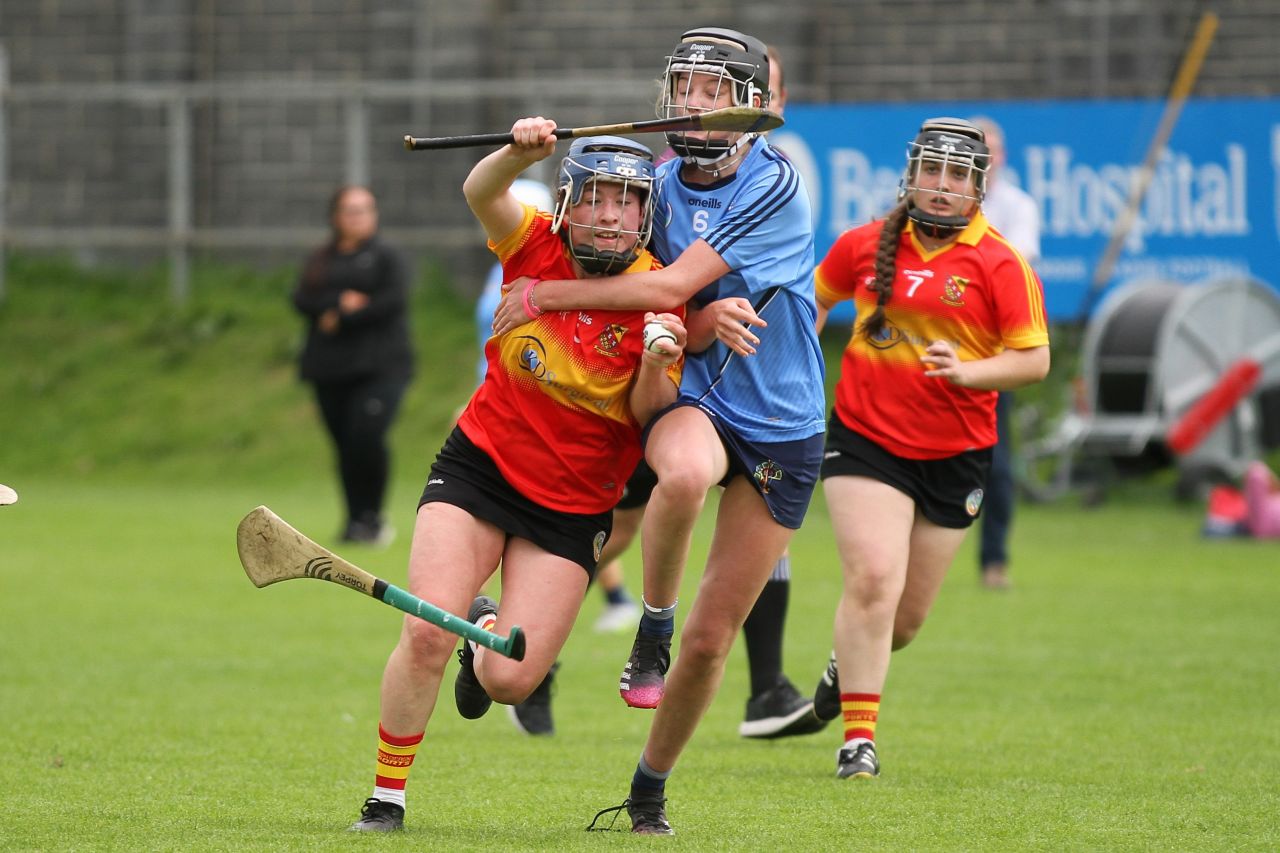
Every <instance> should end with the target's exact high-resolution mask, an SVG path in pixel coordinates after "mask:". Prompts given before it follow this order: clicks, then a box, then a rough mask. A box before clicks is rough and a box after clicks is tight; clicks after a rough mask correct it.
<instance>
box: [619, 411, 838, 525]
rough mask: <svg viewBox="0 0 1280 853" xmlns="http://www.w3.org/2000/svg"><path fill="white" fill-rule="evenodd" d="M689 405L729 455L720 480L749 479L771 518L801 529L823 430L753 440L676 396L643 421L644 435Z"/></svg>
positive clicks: (815, 476) (815, 478)
mask: <svg viewBox="0 0 1280 853" xmlns="http://www.w3.org/2000/svg"><path fill="white" fill-rule="evenodd" d="M684 406H692V407H694V408H696V409H698V410H699V411H701V412H702V413H703V414H705V415H706V416H707V417H708V418H709V419H710V420H711V424H712V426H714V427H715V428H716V432H717V433H718V434H719V436H720V442H721V443H722V444H723V445H724V449H725V452H726V453H727V454H728V456H729V472H728V473H727V474H725V476H724V479H723V480H721V481H720V485H721V486H727V485H728V484H729V481H730V480H732V479H733V478H734V477H738V476H742V477H746V478H747V479H748V480H750V481H751V483H752V485H754V486H755V488H756V491H757V492H759V493H760V497H761V498H763V499H764V503H765V506H766V507H768V509H769V514H770V515H772V516H773V520H774V521H776V522H778V523H779V524H781V525H782V526H783V527H789V528H791V529H792V530H798V529H800V525H801V523H802V522H803V521H804V516H805V513H806V512H808V510H809V500H810V498H812V497H813V489H814V487H815V486H816V485H817V483H818V471H819V469H820V468H821V466H822V433H818V434H817V435H811V436H809V437H808V438H802V439H798V440H796V441H773V442H752V441H748V440H746V439H745V438H743V437H742V436H740V435H738V434H737V433H735V432H734V431H733V430H732V428H730V427H729V425H728V424H726V423H725V422H724V421H722V420H720V417H719V416H718V415H716V413H715V412H713V411H711V410H710V409H708V408H707V407H705V406H703V405H701V404H699V403H698V402H696V401H694V400H677V401H676V402H674V403H672V404H671V405H670V406H667V407H666V408H665V409H663V410H662V411H660V412H658V413H657V414H656V415H654V416H653V418H652V419H651V420H650V421H649V423H648V424H646V425H645V430H644V438H645V440H646V441H647V440H648V438H649V430H651V429H653V425H654V424H656V423H657V422H658V419H659V418H661V417H663V416H664V415H666V414H667V412H671V411H674V410H675V409H679V408H682V407H684Z"/></svg>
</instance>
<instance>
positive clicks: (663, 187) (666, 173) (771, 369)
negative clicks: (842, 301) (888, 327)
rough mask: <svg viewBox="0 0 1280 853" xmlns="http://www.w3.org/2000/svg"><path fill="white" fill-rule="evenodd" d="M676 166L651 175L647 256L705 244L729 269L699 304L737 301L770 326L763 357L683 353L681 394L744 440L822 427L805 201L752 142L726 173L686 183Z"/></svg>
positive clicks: (725, 350) (789, 170)
mask: <svg viewBox="0 0 1280 853" xmlns="http://www.w3.org/2000/svg"><path fill="white" fill-rule="evenodd" d="M683 165H684V161H683V160H679V159H677V160H670V161H668V162H667V163H664V164H663V165H662V166H661V167H660V170H659V189H658V191H657V194H656V198H657V204H658V207H657V211H656V216H657V217H658V226H657V227H655V229H654V240H653V249H654V254H656V255H657V256H658V257H660V258H678V257H679V256H680V254H681V253H682V252H683V251H684V250H685V249H687V248H688V247H689V246H690V244H692V243H694V242H695V241H697V240H703V241H705V242H706V244H707V245H708V246H710V247H711V248H712V249H713V250H714V251H715V252H716V253H717V254H718V255H720V257H721V258H723V259H724V261H725V262H726V263H727V264H728V265H729V271H728V272H726V273H725V274H724V275H723V276H721V277H720V278H719V279H717V280H716V281H714V282H712V283H711V284H708V285H707V286H706V287H703V288H702V289H700V290H699V291H698V292H697V293H696V294H695V295H694V297H693V299H692V300H691V301H692V303H693V305H694V306H695V307H698V308H703V307H706V306H707V305H710V304H711V303H713V302H715V301H716V300H719V299H727V298H741V299H745V300H747V301H748V302H749V303H750V304H751V306H753V308H754V311H755V313H756V314H757V315H758V316H759V317H760V318H761V319H763V320H764V321H765V322H766V323H768V324H769V326H768V331H767V332H766V333H764V335H765V338H766V340H767V342H768V343H767V346H768V348H769V350H770V352H769V356H770V357H769V359H768V360H762V359H758V358H740V357H738V356H737V354H736V353H735V352H734V351H733V350H732V349H730V347H729V346H728V345H726V344H725V343H724V342H722V341H719V340H717V341H715V342H714V343H712V344H711V346H710V347H708V348H707V349H705V350H703V351H702V352H701V353H698V354H696V355H691V356H690V357H689V358H688V359H687V361H686V364H685V370H686V371H687V373H686V375H685V379H684V380H683V381H682V382H681V386H680V393H681V396H682V397H686V398H690V399H697V400H700V401H701V403H702V404H703V405H705V406H707V407H708V408H710V409H711V410H712V411H714V412H715V413H716V414H717V415H718V416H719V417H720V418H722V419H723V420H724V421H725V422H726V423H728V424H730V425H731V426H732V427H733V428H734V429H735V430H736V431H737V432H739V433H740V434H741V435H742V436H743V437H744V438H747V439H749V440H751V441H763V442H775V441H787V440H793V439H803V438H807V437H809V436H811V435H815V434H816V433H819V432H822V431H823V429H824V428H825V424H824V420H825V418H824V411H823V405H824V400H823V364H822V353H821V349H820V347H819V344H818V335H817V333H816V332H815V331H814V321H815V319H816V317H817V307H816V305H815V302H814V295H813V265H814V255H813V228H812V224H811V223H812V219H811V214H810V208H809V197H808V195H806V193H805V191H804V188H803V187H802V186H801V183H800V176H799V174H798V173H797V172H796V170H795V168H794V167H793V166H792V165H791V164H790V163H789V162H787V160H786V158H785V157H783V156H782V155H781V154H780V153H778V152H777V151H775V150H774V149H773V148H771V147H770V146H769V143H768V141H767V140H765V139H763V138H757V139H756V140H755V142H754V143H753V144H752V145H751V147H750V148H749V149H748V150H747V152H746V154H745V156H744V157H743V159H742V161H741V162H740V164H739V165H738V168H737V170H736V171H735V172H734V174H733V175H732V176H731V177H730V178H727V179H724V180H719V181H716V182H714V183H712V184H710V185H706V186H703V185H696V184H690V183H686V182H685V181H684V180H683V179H682V178H681V176H680V173H681V171H682V169H681V167H682V166H683Z"/></svg>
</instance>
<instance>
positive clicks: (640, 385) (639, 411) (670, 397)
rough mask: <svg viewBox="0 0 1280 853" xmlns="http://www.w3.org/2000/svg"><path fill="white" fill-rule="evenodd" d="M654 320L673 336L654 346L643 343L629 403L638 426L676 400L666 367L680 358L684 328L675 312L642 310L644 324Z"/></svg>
mask: <svg viewBox="0 0 1280 853" xmlns="http://www.w3.org/2000/svg"><path fill="white" fill-rule="evenodd" d="M654 320H657V321H659V322H661V323H662V325H663V326H664V327H665V328H666V330H667V331H669V332H671V333H672V334H673V335H675V340H670V339H663V340H661V341H658V342H657V343H655V344H654V345H653V346H649V345H647V344H646V346H645V348H644V353H643V356H642V357H641V360H640V366H639V367H637V368H636V374H635V381H634V382H633V383H632V385H631V397H630V404H631V414H632V415H633V416H634V417H635V419H636V422H637V423H639V424H640V425H641V426H644V425H645V424H647V423H648V422H649V419H650V418H652V417H653V416H654V415H655V414H657V413H658V412H659V411H661V410H662V409H665V408H666V407H667V406H669V405H671V404H672V403H674V402H675V401H676V391H677V385H676V382H674V381H672V378H671V376H670V374H668V373H667V368H669V367H670V366H671V365H673V364H675V363H676V362H677V361H679V360H680V356H681V355H683V354H684V351H685V345H686V342H687V340H688V333H687V330H686V329H685V325H684V323H683V322H682V321H681V320H680V317H679V316H678V315H676V314H665V313H664V314H654V313H653V312H652V311H650V312H648V313H646V314H645V323H646V325H647V324H648V323H650V322H652V321H654Z"/></svg>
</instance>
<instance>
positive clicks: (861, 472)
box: [822, 412, 991, 530]
mask: <svg viewBox="0 0 1280 853" xmlns="http://www.w3.org/2000/svg"><path fill="white" fill-rule="evenodd" d="M990 468H991V448H990V447H984V448H983V449H982V450H968V451H965V452H964V453H957V454H956V455H955V456H947V457H944V458H942V459H905V458H903V457H901V456H895V455H894V454H892V453H890V452H889V451H887V450H885V449H884V448H883V447H881V446H880V445H878V444H876V443H875V442H874V441H872V440H871V439H869V438H866V437H865V436H863V435H860V434H859V433H856V432H854V431H853V430H851V429H849V428H848V427H847V426H845V425H844V423H843V422H842V421H841V420H840V419H839V418H838V417H837V416H836V415H835V413H834V412H833V413H832V414H831V421H830V422H829V423H828V424H827V452H826V454H825V455H824V457H823V460H822V479H824V480H825V479H827V478H828V477H840V476H853V477H870V478H871V479H872V480H878V481H880V482H881V483H886V484H888V485H890V486H893V487H894V488H895V489H897V490H898V491H900V492H903V493H904V494H906V495H907V496H908V497H910V498H911V499H912V500H913V501H915V502H916V506H917V507H919V508H920V512H921V514H922V515H924V517H925V518H927V519H929V520H930V521H932V522H933V523H934V524H937V525H938V526H940V527H952V528H956V529H960V530H962V529H964V528H966V527H969V526H970V525H971V524H973V520H974V519H975V518H977V517H978V513H979V511H980V510H981V509H982V488H983V486H984V485H986V482H987V471H988V470H990Z"/></svg>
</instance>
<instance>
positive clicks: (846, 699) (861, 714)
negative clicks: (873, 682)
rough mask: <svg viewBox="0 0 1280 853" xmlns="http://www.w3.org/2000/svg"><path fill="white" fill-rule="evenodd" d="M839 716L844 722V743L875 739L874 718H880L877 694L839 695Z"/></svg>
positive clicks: (878, 695) (878, 696)
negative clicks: (859, 739)
mask: <svg viewBox="0 0 1280 853" xmlns="http://www.w3.org/2000/svg"><path fill="white" fill-rule="evenodd" d="M840 715H841V718H842V719H843V720H844V742H845V743H848V742H849V741H851V740H855V739H857V738H865V739H866V740H870V741H874V740H875V739H876V718H877V717H879V716H880V694H879V693H841V694H840Z"/></svg>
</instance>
